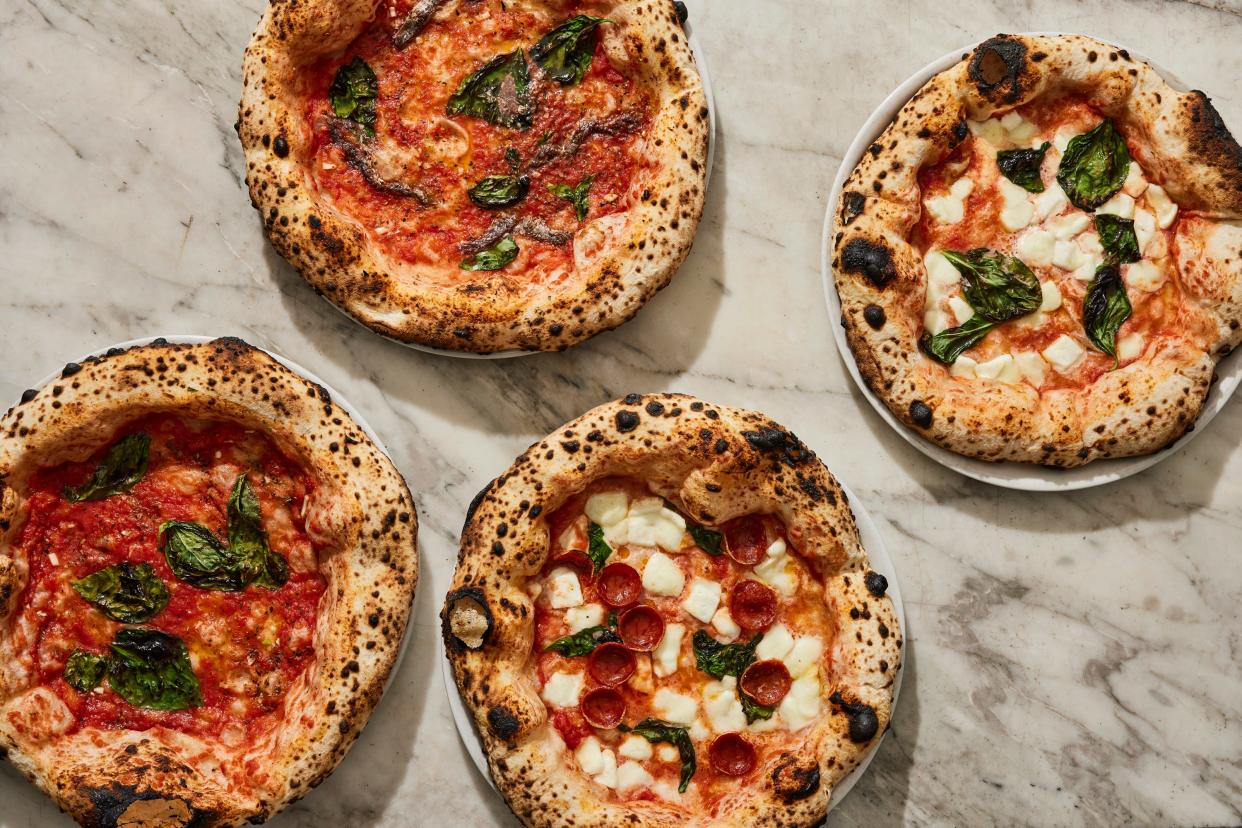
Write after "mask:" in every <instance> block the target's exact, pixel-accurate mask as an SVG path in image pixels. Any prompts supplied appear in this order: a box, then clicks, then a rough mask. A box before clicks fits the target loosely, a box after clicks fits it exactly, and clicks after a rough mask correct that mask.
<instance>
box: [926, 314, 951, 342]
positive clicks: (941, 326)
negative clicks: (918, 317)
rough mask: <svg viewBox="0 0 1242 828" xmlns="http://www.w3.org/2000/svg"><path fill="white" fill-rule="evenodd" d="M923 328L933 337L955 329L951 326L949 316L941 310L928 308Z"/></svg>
mask: <svg viewBox="0 0 1242 828" xmlns="http://www.w3.org/2000/svg"><path fill="white" fill-rule="evenodd" d="M923 327H924V328H926V329H927V332H928V333H930V334H931V335H932V336H935V335H936V334H938V333H940V332H941V331H947V330H948V329H949V328H951V327H953V326H952V325H950V324H949V315H948V314H947V313H945V312H944V311H943V310H941V309H940V308H928V309H927V310H926V311H924V312H923Z"/></svg>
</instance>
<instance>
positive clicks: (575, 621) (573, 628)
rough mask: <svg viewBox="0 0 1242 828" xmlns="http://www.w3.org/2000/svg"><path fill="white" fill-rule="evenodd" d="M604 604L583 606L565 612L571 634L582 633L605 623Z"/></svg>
mask: <svg viewBox="0 0 1242 828" xmlns="http://www.w3.org/2000/svg"><path fill="white" fill-rule="evenodd" d="M605 615H606V613H605V612H604V605H603V604H583V605H582V606H580V607H570V608H569V609H567V610H565V623H566V624H568V625H569V631H570V632H571V633H576V632H581V631H583V630H585V629H586V628H587V627H598V626H600V625H601V624H603V623H604V616H605Z"/></svg>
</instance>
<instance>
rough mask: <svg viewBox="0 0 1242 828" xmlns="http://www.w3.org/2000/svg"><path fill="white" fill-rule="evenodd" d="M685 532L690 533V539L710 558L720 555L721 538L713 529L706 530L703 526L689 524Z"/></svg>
mask: <svg viewBox="0 0 1242 828" xmlns="http://www.w3.org/2000/svg"><path fill="white" fill-rule="evenodd" d="M686 531H687V532H689V533H690V537H691V539H693V540H694V542H695V544H696V545H697V546H698V547H699V549H702V550H703V551H704V552H706V553H707V554H709V555H712V556H716V555H719V554H720V542H721V540H722V539H723V536H722V535H721V534H720V533H719V532H717V531H716V530H715V529H708V528H707V527H705V526H699V525H698V524H697V523H691V524H689V525H688V526H687V527H686Z"/></svg>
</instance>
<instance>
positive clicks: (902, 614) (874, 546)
mask: <svg viewBox="0 0 1242 828" xmlns="http://www.w3.org/2000/svg"><path fill="white" fill-rule="evenodd" d="M837 482H838V483H841V490H842V491H844V492H845V496H846V497H847V498H848V499H849V504H850V510H851V511H852V512H853V514H854V522H855V523H856V524H858V535H859V538H860V539H861V540H862V545H863V549H865V550H867V556H868V559H869V561H870V564H871V568H872V569H873V570H875V571H876V572H879V573H880V574H881V575H883V576H884V577H885V578H887V579H888V597H889V598H890V599H892V602H893V608H894V609H895V610H896V611H897V623H899V624H900V625H901V631H902V633H903V634H902V641H903V642H909V640H910V639H909V636H906V635H905V634H904V633H905V631H906V610H905V606H904V605H903V604H902V602H901V587H900V585H899V584H898V583H897V569H896V567H894V566H893V559H892V558H890V557H889V556H888V548H887V547H886V546H885V545H884V539H883V538H882V537H881V536H880V531H879V529H877V528H876V525H875V523H874V522H873V521H872V520H871V516H870V515H869V514H867V510H866V509H864V508H863V506H862V501H860V500H859V499H858V498H857V497H855V495H854V493H853V492H852V491H850V487H849V486H846V485H845V483H843V482H842V481H841V479H840V478H839V477H838V478H837ZM436 641H437V642H439V643H438V647H439V650H440V672H441V673H442V674H443V677H444V689H445V691H446V692H447V693H448V700H449V709H450V710H452V711H453V723H454V724H456V725H457V733H458V735H459V736H461V743H462V745H464V746H465V748H466V752H467V753H469V754H470V758H471V759H472V760H473V761H474V766H475V767H476V768H478V769H479V773H481V774H483V778H484V779H486V780H487V784H489V785H491V786H492V789H493V790H496V783H495V782H493V781H492V776H491V774H490V773H489V772H488V770H487V757H486V756H484V755H483V742H482V741H481V740H480V738H479V733H478V731H477V730H475V727H474V722H473V721H471V719H470V714H469V713H467V712H466V705H465V703H464V702H462V700H461V694H460V693H459V692H458V691H457V682H456V681H454V679H453V670H452V668H451V667H449V660H448V657H447V656H446V654H445V652H444V642H443V641H442V640H441V637H440V636H436ZM902 646H903V648H905V647H908V646H909V644H908V643H903V645H902ZM902 672H903V671H902V670H901V669H898V671H897V675H896V677H894V679H893V704H892V708H891V712H890V713H889V717H890V721H891V717H892V716H893V715H894V714H895V713H896V710H897V697H898V696H899V695H900V694H901V674H902ZM887 733H888V731H887V730H885V731H884V733H882V734H880V738H879V739H876V740H875V743H874V744H872V745H871V747H870V748H869V749H868V750H867V753H866V755H865V756H863V758H862V761H861V762H859V763H858V767H856V768H854V769H853V770H852V771H850V772H849V773H848V774H846V775H845V777H844V778H843V779H842V780H841V781H840V782H838V783H837V785H836V787H835V788H833V789H832V796H831V798H830V799H829V800H828V810H832V809H833V808H834V807H836V805H837V803H838V802H840V801H841V798H842V797H844V796H845V795H846V794H847V793H849V792H850V789H851V788H853V787H854V785H855V783H857V782H858V778H859V777H860V776H862V775H863V773H864V772H865V771H866V770H867V766H868V765H870V764H871V760H872V759H873V758H874V757H875V752H876V749H877V748H879V746H880V742H882V741H884V736H885V735H887Z"/></svg>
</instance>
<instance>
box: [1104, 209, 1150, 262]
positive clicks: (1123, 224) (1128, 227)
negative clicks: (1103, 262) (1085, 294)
mask: <svg viewBox="0 0 1242 828" xmlns="http://www.w3.org/2000/svg"><path fill="white" fill-rule="evenodd" d="M1095 232H1097V233H1099V234H1100V246H1101V247H1103V248H1104V257H1105V259H1107V260H1108V261H1109V262H1110V263H1111V264H1115V265H1116V264H1125V263H1127V262H1137V261H1138V260H1139V259H1141V258H1143V254H1142V253H1141V252H1139V243H1138V236H1137V235H1135V233H1134V222H1133V221H1131V220H1130V219H1124V218H1122V217H1121V216H1114V215H1109V214H1108V213H1097V214H1096V216H1095Z"/></svg>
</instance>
